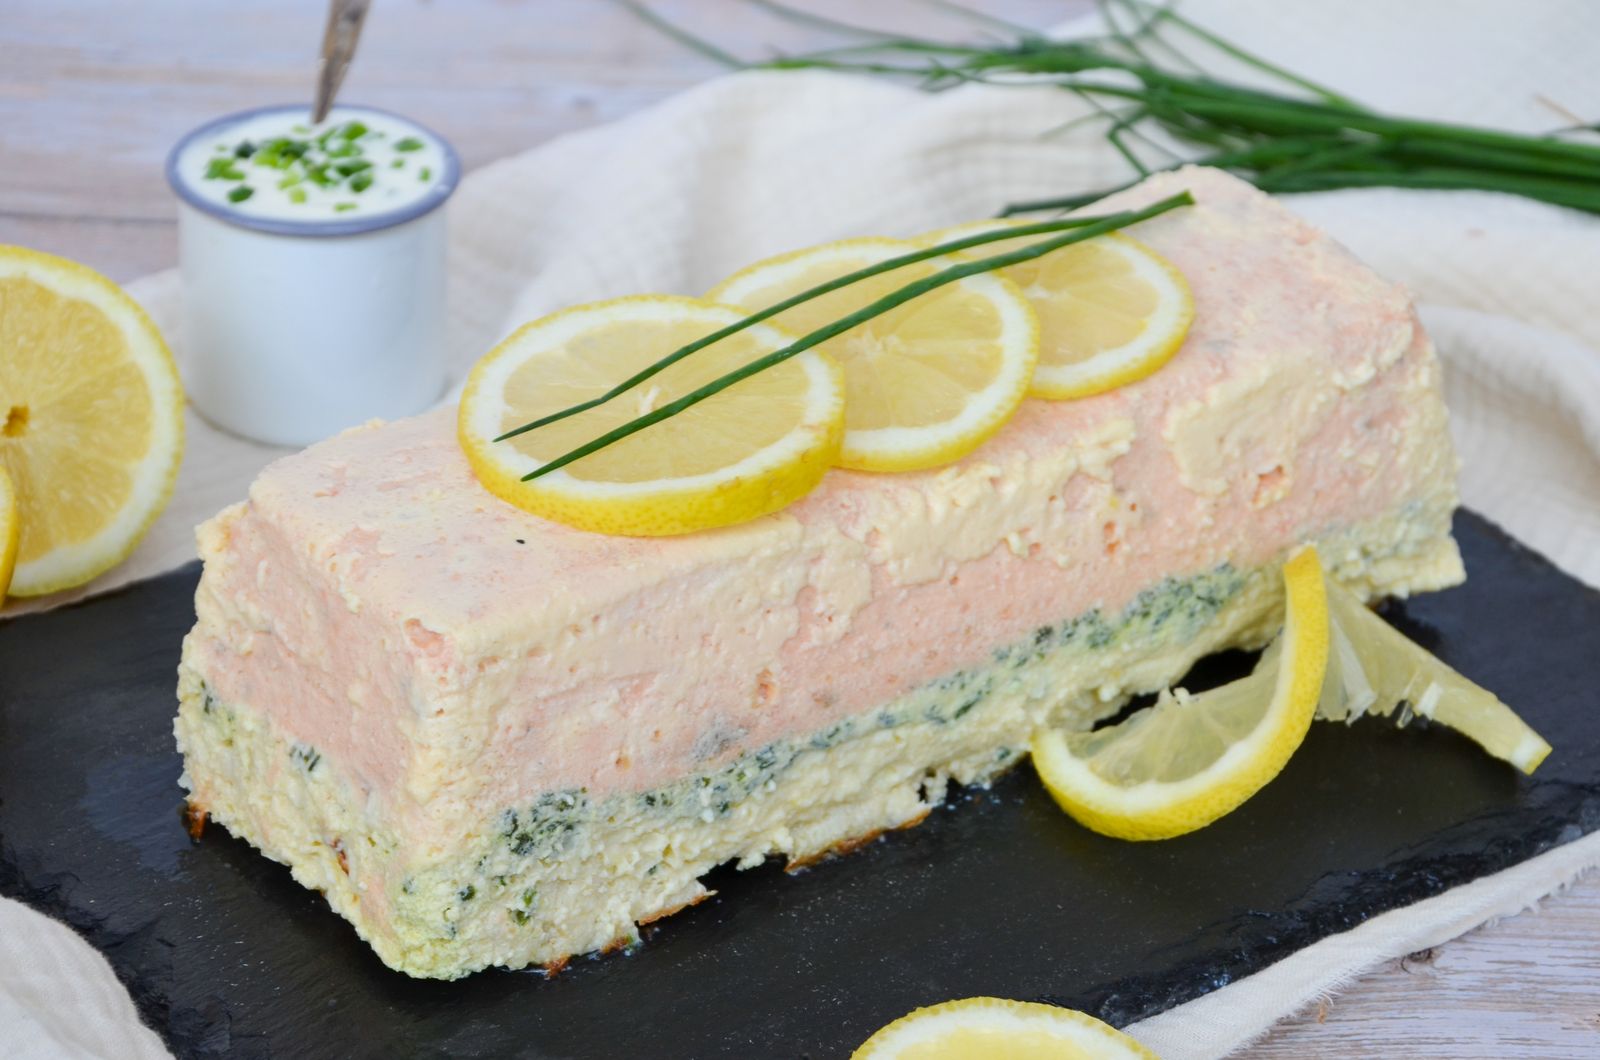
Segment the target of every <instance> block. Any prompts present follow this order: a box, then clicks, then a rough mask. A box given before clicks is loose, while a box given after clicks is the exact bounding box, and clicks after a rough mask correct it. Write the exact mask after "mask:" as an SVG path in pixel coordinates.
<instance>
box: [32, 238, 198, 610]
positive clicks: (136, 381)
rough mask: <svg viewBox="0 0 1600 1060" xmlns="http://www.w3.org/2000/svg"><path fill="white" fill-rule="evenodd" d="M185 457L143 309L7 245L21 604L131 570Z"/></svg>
mask: <svg viewBox="0 0 1600 1060" xmlns="http://www.w3.org/2000/svg"><path fill="white" fill-rule="evenodd" d="M182 458H183V387H182V385H181V384H180V383H179V382H178V372H177V368H176V367H175V366H174V364H173V362H172V355H171V353H169V352H168V351H167V346H166V343H164V342H163V341H162V340H161V335H160V333H159V332H157V331H156V328H155V325H154V324H152V323H151V322H150V318H149V317H147V316H146V315H145V313H144V311H143V310H142V309H140V308H139V306H138V304H137V303H135V302H134V301H133V299H131V298H129V297H128V296H127V294H126V293H124V292H123V291H122V289H121V288H119V287H118V286H117V285H116V284H114V283H112V282H111V281H110V280H108V279H106V278H105V277H104V276H101V275H100V274H99V273H97V272H95V271H93V270H92V269H89V268H86V267H84V266H82V265H79V264H77V263H75V262H71V261H67V260H66V259H64V258H58V257H54V256H52V255H49V254H41V253H39V252H38V251H33V250H27V249H24V248H22V247H11V246H0V468H3V469H4V470H6V471H7V472H9V473H10V476H11V481H12V485H13V486H14V489H15V494H16V500H15V502H14V503H15V505H16V508H17V510H18V511H19V512H20V523H21V532H20V538H19V541H18V546H17V559H16V569H15V571H14V572H13V575H12V581H11V593H12V594H13V595H16V596H37V595H40V594H42V593H49V592H54V591H56V590H58V589H67V588H71V587H72V586H75V585H81V584H83V583H84V582H86V581H89V580H90V579H91V578H93V577H94V576H95V575H97V574H100V573H101V572H103V571H105V570H108V569H109V568H111V567H113V566H115V565H116V564H117V563H119V562H121V561H122V560H123V559H124V558H125V557H126V556H127V555H128V553H129V552H132V551H133V547H134V546H135V545H137V544H138V543H139V540H140V539H141V538H142V537H143V536H144V534H145V531H146V530H148V529H149V527H150V524H151V523H152V522H153V521H154V520H155V517H156V516H157V515H158V514H159V513H160V512H161V509H162V508H164V507H166V503H167V500H168V498H170V497H171V496H172V484H173V481H174V479H176V477H177V473H178V464H179V462H180V461H181V460H182Z"/></svg>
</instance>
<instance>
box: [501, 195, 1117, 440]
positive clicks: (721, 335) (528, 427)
mask: <svg viewBox="0 0 1600 1060" xmlns="http://www.w3.org/2000/svg"><path fill="white" fill-rule="evenodd" d="M1127 216H1128V214H1126V213H1120V214H1112V215H1109V216H1104V217H1064V218H1061V219H1059V220H1055V221H1040V222H1039V223H1037V224H1030V225H1015V226H1003V227H1001V228H997V229H995V230H994V231H993V232H979V233H978V234H976V235H971V236H964V237H962V238H961V239H952V240H950V241H949V242H945V243H940V244H937V245H936V246H931V247H927V248H924V249H921V250H915V251H912V252H911V253H909V254H900V255H898V256H896V257H892V258H886V259H884V260H883V261H880V262H878V263H877V264H875V265H868V266H866V267H865V268H861V269H857V270H855V271H854V272H847V273H845V274H844V275H843V276H838V277H835V278H834V279H832V280H829V281H827V282H826V283H819V284H817V285H816V286H815V287H808V288H806V289H805V290H804V291H801V292H800V293H799V294H795V295H791V296H790V297H788V298H785V299H784V300H783V301H781V302H776V303H774V304H772V305H770V306H768V307H767V308H765V309H762V310H760V311H759V312H755V313H752V314H750V315H749V316H747V317H744V318H742V319H740V320H737V321H735V322H734V323H732V324H729V325H728V326H727V327H725V328H722V329H720V330H718V331H713V332H712V333H711V334H709V335H706V336H704V337H703V338H698V339H696V340H694V341H693V342H691V343H689V344H688V345H686V346H680V347H678V348H677V349H676V350H673V351H672V352H671V353H669V354H667V355H666V356H665V357H663V358H661V359H660V360H658V361H655V362H654V363H652V364H649V365H646V366H645V367H644V368H641V369H639V371H638V372H636V373H634V374H633V375H631V376H629V377H628V378H626V379H624V380H623V381H622V382H620V383H618V384H617V385H616V386H614V387H612V388H611V389H610V390H607V391H606V392H605V393H604V394H601V395H600V396H599V397H594V398H590V399H589V400H587V401H582V402H579V403H578V404H576V405H572V406H570V407H568V408H564V409H561V410H560V411H559V412H552V413H550V414H549V415H548V416H545V417H543V418H541V419H537V420H534V421H533V422H531V423H524V424H523V425H522V426H520V427H514V428H512V429H511V430H509V431H507V432H506V433H504V434H502V435H500V436H499V437H498V438H496V439H495V441H497V442H503V441H506V440H507V439H510V438H515V437H517V435H519V434H527V433H528V432H529V431H536V430H538V429H539V428H540V427H545V426H548V425H550V424H552V423H556V422H557V421H559V420H564V419H566V418H567V417H569V416H576V415H577V414H578V413H580V412H588V411H589V410H590V409H592V408H596V407H598V406H600V405H604V404H605V403H606V402H608V401H612V400H614V399H616V398H619V397H621V396H622V395H623V394H625V393H627V392H628V391H629V390H632V389H633V388H634V387H636V386H638V385H639V384H640V383H643V382H644V381H645V380H647V379H649V378H650V377H651V376H654V375H656V374H658V373H660V372H662V371H665V370H666V369H668V368H671V367H672V366H673V365H675V364H677V363H678V362H679V361H681V360H683V359H684V358H685V357H688V356H689V355H690V354H693V353H698V352H699V351H701V350H703V349H705V348H706V347H707V346H710V345H712V344H713V343H717V342H721V341H722V340H723V339H725V338H728V337H729V336H730V335H737V334H738V333H739V332H741V331H744V330H745V329H746V328H751V327H754V326H755V325H757V324H759V323H761V322H762V321H764V320H770V319H772V318H773V317H775V316H777V315H778V314H779V313H782V312H784V311H785V310H789V309H793V308H794V307H795V306H797V305H801V304H802V303H805V302H809V301H811V300H812V299H813V298H820V297H822V296H823V295H825V294H829V293H830V292H833V291H837V290H839V289H840V288H841V287H848V286H849V285H850V284H853V283H858V282H860V281H861V280H866V279H870V278H871V277H873V276H879V275H882V274H883V273H886V272H892V271H894V270H895V269H899V268H904V267H905V266H907V265H915V264H916V263H917V262H919V261H927V260H928V259H929V258H937V257H940V256H941V255H944V254H954V253H956V252H958V251H962V250H967V249H969V248H971V247H977V246H982V245H984V244H985V243H997V242H999V241H1000V240H1002V239H1024V238H1026V237H1028V236H1034V235H1049V234H1052V233H1055V232H1062V231H1066V230H1069V229H1073V228H1084V227H1086V226H1088V225H1092V224H1097V223H1099V222H1101V221H1107V220H1112V219H1114V218H1119V217H1127Z"/></svg>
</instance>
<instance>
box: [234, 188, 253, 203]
mask: <svg viewBox="0 0 1600 1060" xmlns="http://www.w3.org/2000/svg"><path fill="white" fill-rule="evenodd" d="M255 193H256V189H254V188H252V187H251V186H250V185H248V184H241V185H239V186H238V187H237V188H232V189H230V190H229V191H228V201H229V202H244V201H245V200H246V199H248V198H249V197H250V196H252V195H254V194H255Z"/></svg>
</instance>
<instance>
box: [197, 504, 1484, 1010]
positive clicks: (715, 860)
mask: <svg viewBox="0 0 1600 1060" xmlns="http://www.w3.org/2000/svg"><path fill="white" fill-rule="evenodd" d="M1448 520H1449V513H1448V512H1445V511H1422V510H1417V509H1416V508H1414V507H1413V508H1412V509H1408V510H1405V511H1402V512H1400V513H1398V514H1396V515H1394V516H1391V517H1389V518H1386V519H1384V520H1381V521H1380V522H1378V523H1376V524H1372V525H1369V526H1366V527H1362V528H1358V529H1353V530H1347V531H1345V532H1342V533H1337V534H1332V535H1329V536H1328V537H1327V538H1325V539H1324V540H1323V541H1322V542H1320V545H1319V547H1320V548H1321V551H1322V553H1323V557H1324V562H1325V563H1326V564H1327V565H1328V567H1329V568H1330V571H1331V572H1332V573H1334V574H1335V576H1337V577H1338V578H1339V579H1340V580H1341V581H1343V582H1345V583H1346V584H1348V585H1350V586H1352V587H1353V588H1355V589H1357V590H1358V591H1360V592H1362V593H1363V594H1364V595H1367V596H1377V595H1388V594H1402V595H1403V594H1406V593H1409V592H1414V591H1421V590H1427V589H1435V588H1440V587H1443V586H1446V585H1450V584H1454V583H1455V582H1457V581H1459V580H1460V578H1461V566H1460V559H1459V556H1458V554H1457V552H1456V549H1455V546H1454V543H1453V542H1452V541H1451V540H1450V538H1449V537H1448V536H1447V532H1448ZM1280 593H1281V586H1280V583H1279V579H1278V574H1277V570H1276V568H1275V567H1272V568H1262V569H1258V570H1252V571H1234V570H1232V569H1229V568H1221V569H1219V570H1217V571H1213V572H1210V573H1207V574H1203V575H1200V576H1197V577H1194V578H1189V579H1182V580H1169V581H1167V582H1164V583H1162V584H1161V585H1159V586H1152V587H1150V588H1149V589H1148V590H1147V591H1146V592H1145V593H1144V594H1142V595H1141V597H1140V598H1139V600H1138V601H1136V602H1135V604H1133V605H1131V606H1130V607H1129V609H1128V610H1127V611H1125V612H1124V613H1122V614H1121V615H1117V616H1101V615H1099V614H1098V613H1091V614H1089V615H1083V616H1077V617H1076V618H1073V619H1069V620H1067V621H1065V622H1063V623H1061V624H1059V625H1057V626H1047V627H1043V628H1042V629H1040V630H1039V631H1038V632H1037V634H1036V635H1035V636H1034V637H1033V638H1031V639H1030V640H1029V641H1028V642H1027V643H1023V644H1015V645H1005V646H1000V647H998V648H997V649H996V650H995V652H994V653H993V657H992V659H991V660H990V661H989V663H988V664H986V665H983V666H978V667H973V668H969V669H966V670H963V671H960V672H957V673H952V674H951V675H949V676H948V677H947V678H945V679H941V680H940V681H936V682H933V683H932V684H930V685H927V686H925V687H923V688H920V689H918V690H916V691H915V692H912V693H910V694H908V695H906V696H903V697H901V698H900V699H898V700H896V701H894V702H891V703H886V704H883V705H881V706H880V707H879V708H877V709H874V710H872V711H869V712H866V713H864V714H861V715H858V716H857V717H855V718H851V719H847V720H846V721H845V722H842V723H839V724H835V725H832V726H829V727H828V728H827V729H826V730H825V731H822V732H817V733H812V734H808V735H804V736H800V737H798V738H796V739H794V740H786V741H781V742H779V743H775V744H772V745H770V746H768V747H765V748H761V749H758V750H754V751H746V752H744V753H743V754H739V755H736V756H734V757H732V758H731V759H728V760H724V761H722V762H719V763H715V764H712V765H710V766H709V767H708V771H707V772H706V773H704V774H699V775H695V776H691V777H685V778H683V780H682V781H681V782H680V783H678V784H675V785H673V786H671V787H668V788H664V789H659V790H655V791H649V792H627V793H613V794H609V795H606V796H604V797H599V796H591V794H590V793H589V792H586V791H582V790H576V791H566V792H542V793H530V798H529V800H528V801H527V803H525V804H524V805H520V806H513V807H495V808H493V810H492V811H491V812H488V813H486V814H485V815H484V816H483V817H482V818H481V819H479V820H476V821H463V822H462V825H463V829H462V839H461V842H460V844H459V845H458V846H457V847H455V848H454V849H451V850H446V851H422V850H414V849H411V848H410V847H409V846H408V844H407V840H406V837H405V836H403V835H397V834H394V832H393V831H392V830H391V829H390V828H389V827H388V826H387V824H386V821H385V819H384V815H383V813H382V809H381V803H380V802H379V800H377V799H375V798H368V797H367V796H365V795H362V794H360V793H358V792H356V791H354V790H352V787H351V786H350V785H349V784H348V783H347V782H346V780H345V778H344V776H343V775H342V773H341V771H340V768H339V763H337V762H334V761H330V760H328V759H327V758H325V757H323V756H322V754H321V753H320V752H319V751H317V750H316V748H314V747H311V746H307V745H303V744H298V743H294V742H292V741H290V740H288V739H286V738H285V737H284V736H283V735H282V734H281V733H280V732H279V731H278V729H277V727H276V725H275V724H274V723H273V721H272V720H271V719H270V717H269V716H268V714H267V713H266V712H264V711H263V710H261V709H258V708H257V707H255V706H254V705H251V704H244V703H224V702H221V701H219V700H217V699H216V698H215V697H214V696H213V695H211V694H210V693H209V692H208V691H207V689H206V686H205V679H204V675H203V674H200V673H196V672H195V671H194V670H193V669H191V668H190V667H189V666H188V665H187V664H185V665H184V666H182V667H180V684H179V698H180V709H179V714H178V720H177V723H176V731H177V736H178V743H179V747H180V749H181V750H182V752H183V754H184V759H185V763H186V771H185V774H184V776H183V779H182V782H183V784H184V785H185V787H187V788H188V789H189V790H190V791H191V802H192V803H193V804H194V805H195V807H196V808H197V809H199V810H203V811H205V812H206V813H209V815H210V816H211V818H212V819H214V820H216V821H218V822H220V823H221V824H223V825H224V826H226V827H227V828H228V830H229V831H231V832H233V833H234V834H235V835H239V836H242V837H243V838H245V839H247V840H249V841H250V842H251V843H253V844H255V845H256V846H257V847H259V848H260V849H261V850H262V851H263V852H264V853H265V854H267V855H268V856H270V857H272V858H274V859H275V860H277V861H280V862H283V863H285V864H287V865H289V866H290V868H291V870H292V872H293V874H294V877H295V879H296V880H298V881H299V882H300V883H302V884H304V885H305V886H307V887H311V888H314V889H316V890H319V891H322V892H323V893H324V894H325V895H326V896H327V898H328V901H329V903H330V904H331V905H332V906H333V908H334V909H335V910H337V911H338V912H339V913H341V914H342V915H343V916H345V917H346V918H347V919H349V920H350V921H351V923H352V924H354V925H355V927H356V930H357V931H358V932H360V934H361V936H362V937H363V938H365V939H366V940H367V941H368V942H369V943H370V944H371V945H372V947H373V948H374V949H375V950H376V951H377V953H378V955H379V956H380V957H381V958H382V959H383V960H384V962H385V963H387V964H388V965H390V966H391V967H393V968H395V969H397V970H400V971H403V972H406V973H408V974H410V975H415V976H427V977H438V978H454V977H458V976H462V975H466V974H468V973H470V972H473V971H476V970H478V969H481V968H485V967H489V966H494V965H501V966H505V967H509V968H520V967H525V966H528V965H535V964H551V963H559V962H561V961H562V960H564V959H565V958H566V957H567V956H569V955H572V954H577V953H585V952H589V951H592V950H597V949H603V948H606V947H610V946H618V945H628V944H630V943H632V942H633V941H635V940H636V939H637V937H638V933H637V925H638V924H640V923H646V922H648V921H650V920H652V919H655V918H657V917H660V916H663V915H666V914H668V913H671V912H673V911H675V910H677V909H679V908H682V907H683V906H685V905H686V904H689V903H692V902H695V901H697V900H699V899H700V898H702V897H704V895H705V894H706V892H705V890H704V888H703V887H702V885H701V884H700V882H699V878H700V877H701V876H702V875H703V874H705V873H706V872H708V871H709V870H710V869H712V868H714V867H715V866H717V865H719V864H723V863H726V862H729V861H735V862H737V863H738V864H739V865H740V866H741V867H750V866H753V865H756V864H759V863H760V862H762V861H763V860H765V859H766V858H767V857H769V856H773V855H778V856H787V857H788V858H790V859H791V860H796V861H799V860H805V859H808V858H811V857H814V856H816V855H818V854H821V853H825V852H827V851H828V850H830V849H831V848H834V847H836V846H838V845H840V844H845V843H848V842H849V841H851V840H853V839H857V838H859V837H864V836H870V835H872V834H874V833H876V832H879V831H882V830H885V829H890V828H895V827H898V826H901V825H904V824H907V823H912V822H915V821H917V820H918V819H920V818H921V817H922V816H923V815H924V814H925V813H927V811H928V810H929V809H930V808H931V807H932V806H934V805H936V804H938V803H939V802H940V801H941V800H942V799H943V797H944V793H945V789H946V785H947V783H948V782H949V781H950V780H955V781H957V782H958V783H962V784H968V783H983V782H986V781H987V780H989V779H990V778H991V777H993V776H994V775H995V774H996V773H998V772H999V771H1001V770H1003V769H1005V768H1006V767H1008V766H1010V765H1012V764H1014V763H1015V762H1016V761H1017V760H1018V758H1019V757H1020V756H1021V755H1022V754H1023V753H1024V752H1023V749H1024V748H1025V747H1026V745H1027V742H1028V739H1029V736H1030V734H1031V733H1032V732H1034V731H1035V730H1036V729H1037V728H1038V727H1040V726H1042V725H1062V726H1068V727H1087V726H1088V725H1091V724H1093V722H1094V721H1095V720H1097V719H1099V718H1102V717H1105V716H1108V715H1109V714H1111V713H1114V712H1115V711H1116V710H1117V709H1119V708H1120V707H1121V706H1122V705H1123V704H1125V703H1126V702H1127V700H1128V699H1129V698H1130V697H1131V696H1133V695H1135V694H1138V693H1141V692H1148V691H1152V690H1155V689H1158V688H1161V687H1164V686H1165V685H1167V684H1168V683H1170V682H1172V681H1174V680H1176V679H1178V678H1179V677H1181V676H1182V675H1183V673H1184V672H1185V671H1187V670H1188V669H1189V667H1190V666H1191V665H1192V664H1193V663H1194V661H1195V660H1196V659H1198V658H1200V657H1201V656H1203V655H1206V654H1209V653H1211V652H1214V651H1219V650H1223V649H1226V648H1231V647H1253V646H1259V645H1260V644H1262V643H1264V642H1265V641H1266V640H1267V639H1269V638H1270V637H1271V636H1272V635H1273V633H1274V632H1275V630H1276V628H1277V624H1278V618H1277V616H1278V613H1279V610H1280V608H1279V606H1278V600H1279V596H1280ZM397 866H398V867H399V869H400V871H394V870H395V869H396V867H397ZM380 879H389V880H398V881H399V882H398V884H395V885H392V886H390V887H387V888H386V893H381V894H377V893H372V892H371V890H370V889H369V888H368V887H367V886H366V885H364V884H362V883H360V882H359V881H362V880H380Z"/></svg>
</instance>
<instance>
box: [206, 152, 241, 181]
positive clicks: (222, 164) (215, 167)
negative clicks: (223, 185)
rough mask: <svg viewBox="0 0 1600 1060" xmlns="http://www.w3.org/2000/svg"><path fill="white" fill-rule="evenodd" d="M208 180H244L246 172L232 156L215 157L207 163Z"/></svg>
mask: <svg viewBox="0 0 1600 1060" xmlns="http://www.w3.org/2000/svg"><path fill="white" fill-rule="evenodd" d="M206 179H207V180H243V179H244V173H243V172H241V171H240V169H239V167H238V166H236V165H234V164H233V159H232V158H231V157H230V158H213V159H211V160H210V161H209V162H207V163H206Z"/></svg>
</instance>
